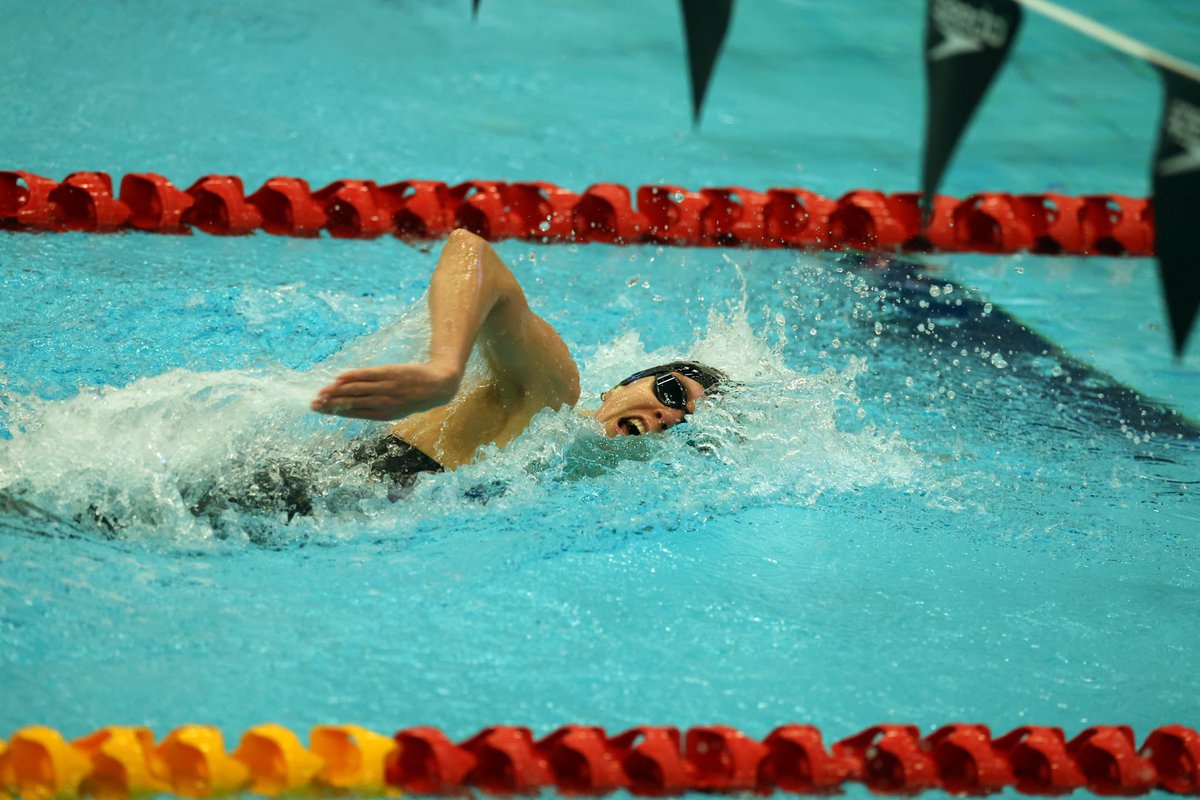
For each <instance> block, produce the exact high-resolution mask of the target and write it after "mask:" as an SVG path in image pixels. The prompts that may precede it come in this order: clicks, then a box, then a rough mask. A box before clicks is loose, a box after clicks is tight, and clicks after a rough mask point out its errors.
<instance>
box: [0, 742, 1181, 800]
mask: <svg viewBox="0 0 1200 800" xmlns="http://www.w3.org/2000/svg"><path fill="white" fill-rule="evenodd" d="M847 782H858V783H862V784H865V785H866V786H867V787H868V788H870V789H871V790H873V791H875V792H878V793H883V794H895V793H903V794H911V793H916V792H920V791H924V790H927V789H939V790H942V791H945V792H949V793H951V794H989V793H993V792H998V791H1001V790H1003V789H1006V788H1010V787H1012V788H1016V789H1017V791H1020V792H1022V793H1024V794H1036V795H1056V794H1064V793H1067V792H1071V791H1073V790H1075V789H1087V790H1089V791H1092V792H1094V793H1096V794H1101V795H1136V794H1144V793H1146V792H1149V791H1152V790H1156V789H1158V790H1165V791H1169V792H1174V793H1177V794H1200V734H1198V733H1197V732H1196V731H1195V730H1193V729H1190V728H1186V727H1184V726H1182V725H1167V726H1165V727H1161V728H1158V729H1157V730H1155V731H1153V732H1152V733H1151V734H1150V735H1149V736H1148V737H1146V739H1145V741H1144V742H1143V744H1142V746H1141V747H1140V748H1139V747H1137V744H1136V742H1135V740H1134V734H1133V731H1132V730H1131V729H1130V728H1129V727H1128V726H1096V727H1092V728H1088V729H1087V730H1085V731H1083V732H1081V733H1080V734H1079V735H1077V736H1076V737H1074V738H1073V739H1071V740H1069V741H1068V740H1067V738H1066V736H1065V735H1064V734H1063V731H1062V730H1061V729H1059V728H1052V727H1042V726H1024V727H1021V728H1017V729H1015V730H1013V731H1010V732H1008V733H1006V734H1005V735H1003V736H1000V737H998V738H993V737H992V735H991V732H990V731H989V730H988V728H987V727H986V726H984V725H977V724H953V725H947V726H944V727H942V728H939V729H938V730H936V731H934V732H933V733H931V734H929V735H927V736H922V735H921V733H920V731H919V730H918V729H917V728H916V727H915V726H912V725H875V726H872V727H870V728H867V729H866V730H864V731H862V732H860V733H857V734H854V735H853V736H849V737H847V738H845V739H841V740H839V741H837V742H835V743H833V744H832V745H831V746H829V747H826V746H825V744H824V742H823V741H822V736H821V732H820V731H819V730H818V729H816V728H814V727H812V726H811V725H784V726H781V727H779V728H776V729H775V730H774V731H772V732H771V734H770V735H769V736H767V737H766V738H765V739H763V740H762V741H758V740H755V739H752V738H750V737H748V736H746V735H745V734H743V733H741V732H740V731H738V730H736V729H734V728H730V727H728V726H723V725H710V726H701V727H695V728H691V729H689V730H687V731H686V732H683V733H681V732H680V731H679V729H678V728H673V727H663V726H641V727H637V728H633V729H631V730H628V731H625V732H624V733H621V734H618V735H616V736H609V735H608V734H606V733H605V732H604V731H603V730H602V729H600V728H597V727H590V726H582V725H568V726H566V727H563V728H559V729H558V730H556V731H554V732H552V733H550V734H549V735H548V736H546V737H544V738H542V739H540V740H539V739H535V737H534V736H533V734H532V733H531V731H530V730H529V729H528V728H523V727H515V726H496V727H491V728H486V729H484V730H483V731H480V732H479V733H478V734H476V735H475V736H472V737H470V738H468V739H466V740H464V741H462V742H460V743H458V744H455V743H454V742H452V741H451V740H450V739H449V738H447V736H446V735H445V734H444V733H442V732H441V731H439V730H437V729H435V728H426V727H419V728H408V729H405V730H402V731H400V732H398V733H396V734H395V735H394V736H391V737H388V736H384V735H382V734H379V733H374V732H372V731H369V730H366V729H364V728H360V727H357V726H354V725H318V726H317V727H315V728H313V729H312V731H311V732H310V733H309V743H308V746H307V747H306V746H304V745H303V744H302V743H301V741H300V739H299V738H298V737H297V736H296V734H294V733H293V732H291V731H290V730H288V729H287V728H284V727H281V726H279V725H275V724H266V725H259V726H256V727H254V728H251V729H250V730H248V731H246V732H245V734H243V736H242V738H241V740H240V742H239V743H238V745H237V747H236V748H234V750H233V751H232V752H227V751H226V749H225V740H224V738H223V737H222V735H221V732H220V731H219V730H218V729H216V728H214V727H211V726H205V725H185V726H183V727H180V728H176V729H175V730H173V731H171V733H169V734H168V735H167V736H166V737H165V738H164V739H163V740H162V741H161V742H159V743H158V744H155V743H154V737H153V735H152V734H151V732H150V731H149V730H148V729H146V728H141V727H118V726H114V727H108V728H103V729H101V730H99V731H96V732H95V733H92V734H89V735H87V736H84V737H82V738H80V739H76V740H74V741H71V742H68V741H67V740H65V739H64V738H63V737H62V735H61V734H60V733H59V732H57V731H55V730H53V729H52V728H46V727H42V726H31V727H27V728H23V729H21V730H19V731H17V732H16V733H14V734H13V735H12V737H11V738H10V739H9V740H8V741H7V743H5V742H4V741H3V740H0V796H3V795H9V796H13V797H22V798H27V800H50V798H72V797H83V796H87V797H96V798H103V799H104V800H117V799H118V798H125V797H129V796H130V795H137V794H150V793H153V794H162V793H174V794H176V795H180V796H183V797H209V796H213V795H221V794H226V793H231V792H242V791H249V792H252V793H254V794H259V795H264V796H269V797H275V796H278V795H284V794H297V793H304V792H317V793H328V792H330V791H338V792H347V791H348V792H355V793H360V794H395V793H399V792H408V793H414V794H454V795H461V794H464V793H465V792H466V791H467V790H469V789H476V790H479V791H482V792H484V793H487V794H498V795H511V794H523V793H532V792H536V791H539V790H542V789H555V790H557V791H558V792H560V793H562V794H586V795H600V794H607V793H610V792H615V791H628V792H630V793H632V794H635V795H642V796H665V795H677V794H681V793H683V792H688V791H705V792H730V793H732V792H739V793H744V792H756V793H762V794H767V793H770V792H772V791H775V790H780V791H787V792H793V793H797V794H827V793H830V792H834V791H837V790H838V789H839V788H840V787H841V786H842V785H843V784H845V783H847Z"/></svg>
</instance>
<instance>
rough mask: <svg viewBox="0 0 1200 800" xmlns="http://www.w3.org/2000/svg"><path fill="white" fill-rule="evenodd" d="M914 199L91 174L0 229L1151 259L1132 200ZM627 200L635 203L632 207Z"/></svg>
mask: <svg viewBox="0 0 1200 800" xmlns="http://www.w3.org/2000/svg"><path fill="white" fill-rule="evenodd" d="M919 200H920V195H919V194H917V193H915V192H900V193H892V194H885V193H883V192H879V191H875V190H871V189H855V190H854V191H851V192H847V193H846V194H844V195H842V196H841V197H839V198H837V199H832V198H827V197H822V196H821V195H819V194H816V193H814V192H810V191H807V190H805V189H800V188H781V189H768V190H766V191H755V190H751V189H746V188H744V187H738V186H727V187H715V188H704V189H699V190H691V189H686V188H683V187H680V186H665V185H652V186H641V187H638V188H637V189H636V190H635V191H633V192H631V191H630V189H629V188H628V187H626V186H622V185H620V184H615V183H597V184H593V185H592V186H590V187H588V188H587V189H586V190H584V191H583V193H581V194H576V193H575V192H572V191H569V190H567V189H563V188H560V187H558V186H555V185H554V184H551V183H546V182H543V181H525V182H517V183H505V182H501V181H486V180H473V181H464V182H463V183H459V184H456V185H454V186H450V185H447V184H445V183H442V182H440V181H428V180H404V181H398V182H395V183H386V184H381V183H377V182H375V181H370V180H339V181H334V182H333V183H331V184H329V185H328V186H326V187H324V188H322V189H318V190H316V191H313V190H312V189H310V187H309V185H308V182H307V181H305V180H303V179H301V178H290V177H276V178H271V179H270V180H268V181H267V182H266V183H264V184H263V185H262V186H261V187H260V188H258V189H257V190H255V191H254V192H252V193H250V194H249V195H247V194H246V192H245V189H244V185H243V183H242V180H241V178H239V177H237V176H233V175H206V176H204V177H202V178H200V179H199V180H197V181H196V182H195V183H193V184H192V185H191V186H190V187H189V188H188V189H186V190H181V189H178V188H176V187H175V186H174V185H172V184H171V182H170V181H169V180H167V179H166V178H164V177H163V176H161V175H157V174H154V173H148V172H147V173H133V174H128V175H125V176H124V177H123V178H122V179H121V182H120V189H119V193H114V191H113V180H112V178H111V176H109V175H108V174H107V173H104V172H74V173H71V174H70V175H68V176H66V177H65V178H64V179H63V180H62V181H61V182H59V181H54V180H51V179H49V178H45V177H42V176H40V175H35V174H33V173H30V172H21V171H7V172H4V171H0V228H9V229H16V230H32V231H91V232H96V233H102V232H111V231H119V230H130V229H132V230H141V231H152V232H157V233H191V232H193V231H194V230H200V231H203V232H205V233H210V234H216V235H224V236H233V235H241V234H248V233H252V232H255V231H259V230H262V231H265V232H267V233H270V234H277V235H283V236H309V237H311V236H319V235H320V234H321V233H322V232H325V233H328V234H329V235H331V236H334V237H337V238H373V237H377V236H381V235H383V234H394V235H396V236H400V237H402V238H413V239H437V238H441V237H443V236H445V235H446V234H448V233H449V232H450V231H451V230H453V229H454V228H466V229H467V230H471V231H474V232H475V233H478V234H479V235H481V236H483V237H484V238H487V239H492V240H500V239H510V238H518V239H526V240H530V241H539V242H607V243H614V244H638V243H659V244H668V245H684V246H707V247H712V246H717V247H724V246H732V247H789V248H805V249H827V250H847V249H849V250H859V251H887V252H894V251H917V252H930V251H941V252H964V251H972V252H988V253H1013V252H1019V251H1029V252H1033V253H1044V254H1066V255H1130V256H1149V255H1153V254H1154V236H1155V231H1154V210H1153V207H1152V203H1151V201H1149V200H1147V199H1144V198H1133V197H1124V196H1121V195H1111V194H1107V195H1104V194H1101V195H1088V196H1082V197H1075V196H1069V195H1063V194H1054V193H1043V194H1008V193H1002V192H982V193H979V194H975V195H971V196H970V197H967V198H964V199H958V198H954V197H946V196H942V195H939V196H937V197H936V198H934V204H933V211H932V216H931V218H930V220H929V223H928V224H927V225H922V219H921V211H920V208H919ZM635 201H636V203H635Z"/></svg>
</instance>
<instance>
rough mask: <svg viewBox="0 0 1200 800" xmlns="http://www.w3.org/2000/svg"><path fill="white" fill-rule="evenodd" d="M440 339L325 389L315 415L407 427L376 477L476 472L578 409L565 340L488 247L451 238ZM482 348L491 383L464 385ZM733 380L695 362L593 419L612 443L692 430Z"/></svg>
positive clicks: (435, 318) (651, 377)
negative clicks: (551, 420) (535, 422)
mask: <svg viewBox="0 0 1200 800" xmlns="http://www.w3.org/2000/svg"><path fill="white" fill-rule="evenodd" d="M429 313H430V317H431V321H432V327H433V333H432V336H431V339H430V346H429V361H428V362H427V363H423V364H421V363H407V364H390V365H387V366H380V367H366V368H363V369H352V370H349V371H347V372H343V373H342V374H340V375H338V376H337V378H335V379H334V381H333V383H331V384H330V385H328V386H326V387H325V388H323V389H321V391H320V392H319V393H318V394H317V397H316V398H315V399H314V400H313V401H312V410H313V411H316V412H319V413H322V414H333V415H337V416H341V417H354V418H357V419H369V420H379V421H391V420H398V421H397V422H396V423H395V424H394V425H393V426H392V427H391V430H390V433H389V435H388V436H387V437H385V438H384V439H383V440H381V441H380V442H378V444H377V445H376V446H375V447H374V448H373V449H372V450H370V451H369V452H366V453H364V454H360V456H363V457H364V460H371V461H372V462H373V463H372V469H373V470H377V471H379V472H382V473H388V474H390V475H392V476H393V477H397V478H399V477H402V476H407V475H412V474H414V473H420V472H440V471H442V470H445V469H450V470H452V469H456V468H458V467H461V466H463V465H464V464H469V463H471V461H472V460H473V459H474V457H475V454H476V452H477V451H478V450H479V448H480V447H481V446H483V445H488V444H495V445H497V446H498V447H504V446H505V445H507V444H508V443H509V442H511V441H512V440H513V439H515V438H516V437H517V436H518V435H520V434H521V432H522V431H524V430H525V428H526V427H527V426H528V425H529V423H530V421H531V420H532V419H533V417H534V415H535V414H537V413H538V412H539V411H541V410H542V409H544V408H555V409H556V408H561V407H562V406H570V407H574V406H575V404H576V403H577V402H578V401H579V368H578V367H577V366H576V364H575V361H574V360H573V359H572V358H571V354H570V352H569V351H568V349H567V346H566V344H565V343H563V340H562V338H561V337H560V336H559V335H558V332H557V331H555V330H554V328H553V327H551V326H550V324H549V323H547V322H546V321H545V320H544V319H542V318H541V317H539V316H538V315H537V314H535V313H533V311H531V310H530V308H529V305H528V303H527V302H526V300H525V294H524V292H523V291H522V290H521V287H520V285H519V284H518V283H517V280H516V278H514V277H513V274H512V272H510V271H509V269H508V267H507V266H505V264H504V262H503V261H502V260H501V259H500V256H499V255H497V253H496V251H495V250H493V249H492V247H491V245H489V244H488V243H487V242H486V241H484V240H483V239H481V238H480V237H478V236H476V235H475V234H473V233H470V232H468V231H465V230H461V229H460V230H456V231H454V232H453V233H451V234H450V237H449V239H448V240H447V241H446V244H445V246H444V247H443V249H442V253H441V256H440V257H439V258H438V263H437V267H436V268H435V269H434V272H433V277H432V278H431V279H430V283H429ZM475 348H478V349H479V351H480V353H481V354H482V355H483V357H484V359H485V361H486V363H487V365H488V368H489V370H488V371H489V373H490V375H489V377H488V378H487V379H485V380H481V381H478V382H465V381H464V378H463V376H464V371H465V370H466V366H467V359H468V358H469V357H470V355H471V352H472V350H473V349H475ZM724 380H725V375H724V374H723V373H722V372H720V371H719V370H716V369H713V368H711V367H708V366H705V365H703V364H698V363H696V362H691V361H676V362H672V363H670V364H663V365H660V366H657V367H651V368H650V369H646V370H642V371H640V372H636V373H634V374H633V375H631V376H629V377H628V378H626V379H625V380H623V381H621V382H620V383H619V384H617V386H615V387H613V388H612V389H610V390H609V391H607V392H605V393H604V394H603V395H602V396H601V404H600V407H599V408H598V409H596V410H595V411H584V412H582V413H584V414H587V415H588V416H591V417H593V418H595V420H596V421H597V422H598V423H599V424H600V425H601V426H602V427H603V429H604V433H605V435H606V436H610V437H612V436H641V435H644V434H650V433H658V432H661V431H665V430H668V429H670V428H673V427H674V426H676V425H678V424H680V423H682V422H684V421H685V420H686V418H687V417H688V415H690V414H692V413H693V412H694V411H695V408H696V401H697V400H699V399H700V398H702V397H704V396H705V393H706V392H709V393H712V392H714V391H715V390H717V389H718V388H719V385H720V384H721V382H722V381H724Z"/></svg>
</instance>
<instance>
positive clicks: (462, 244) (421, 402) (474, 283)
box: [312, 229, 579, 420]
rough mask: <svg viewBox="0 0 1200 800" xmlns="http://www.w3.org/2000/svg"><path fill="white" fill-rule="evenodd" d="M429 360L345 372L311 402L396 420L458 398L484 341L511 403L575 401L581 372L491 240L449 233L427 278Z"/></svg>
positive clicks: (325, 410)
mask: <svg viewBox="0 0 1200 800" xmlns="http://www.w3.org/2000/svg"><path fill="white" fill-rule="evenodd" d="M429 314H430V318H431V321H432V324H433V334H432V337H431V339H430V344H429V361H428V363H424V364H416V363H410V364H389V365H387V366H382V367H366V368H364V369H352V370H349V371H347V372H343V373H342V374H341V375H338V376H337V378H335V379H334V382H333V383H331V384H330V385H329V386H326V387H325V388H324V389H322V390H321V391H320V392H319V393H318V394H317V397H316V399H315V400H313V402H312V409H313V410H314V411H317V412H320V413H322V414H336V415H338V416H342V417H356V418H359V419H373V420H393V419H400V418H402V417H406V416H408V415H410V414H416V413H418V412H421V411H428V410H429V409H431V408H436V407H438V406H441V405H444V404H446V403H448V402H450V401H451V400H452V399H454V396H455V395H456V394H457V393H458V390H459V387H460V385H461V384H462V378H463V372H464V370H465V369H466V365H467V359H468V358H470V355H471V350H472V348H473V347H474V346H475V344H476V343H477V342H478V343H479V344H480V346H481V348H482V352H483V354H484V356H485V357H486V358H487V360H488V362H489V365H490V366H491V369H492V373H493V375H494V380H495V383H496V387H497V389H498V391H499V393H500V395H501V397H503V398H505V399H506V402H511V403H514V404H516V403H521V404H527V403H531V404H533V405H535V406H536V407H537V408H541V407H543V406H549V407H553V408H557V407H558V406H561V405H563V404H567V405H574V404H575V402H576V401H577V400H578V399H579V370H578V368H577V367H576V365H575V362H574V361H573V360H572V358H571V354H570V352H569V351H568V350H567V346H566V344H564V343H563V341H562V339H561V338H560V337H559V335H558V333H557V332H556V331H555V330H554V328H552V327H551V326H550V325H549V323H547V322H546V321H545V320H543V319H542V318H541V317H539V316H538V315H537V314H534V313H533V312H532V311H531V310H530V309H529V305H528V303H527V302H526V300H525V293H524V292H522V291H521V287H520V285H519V284H518V283H517V279H516V278H515V277H513V274H512V272H510V271H509V269H508V267H507V266H505V264H504V262H503V261H502V260H501V259H500V257H499V256H498V255H497V254H496V251H495V250H493V249H492V247H491V245H489V244H488V243H487V242H486V241H484V240H483V239H481V238H480V237H478V236H476V235H475V234H473V233H470V232H468V231H465V230H461V229H460V230H456V231H454V232H453V233H451V234H450V237H449V239H447V240H446V244H445V246H444V247H443V248H442V253H441V256H440V257H439V258H438V263H437V267H436V268H435V269H434V272H433V277H432V278H431V279H430V282H429Z"/></svg>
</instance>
